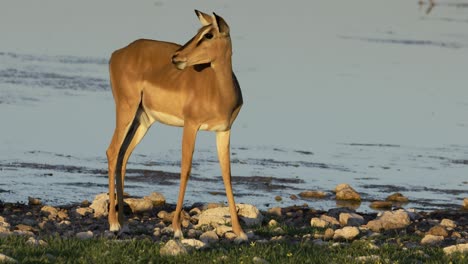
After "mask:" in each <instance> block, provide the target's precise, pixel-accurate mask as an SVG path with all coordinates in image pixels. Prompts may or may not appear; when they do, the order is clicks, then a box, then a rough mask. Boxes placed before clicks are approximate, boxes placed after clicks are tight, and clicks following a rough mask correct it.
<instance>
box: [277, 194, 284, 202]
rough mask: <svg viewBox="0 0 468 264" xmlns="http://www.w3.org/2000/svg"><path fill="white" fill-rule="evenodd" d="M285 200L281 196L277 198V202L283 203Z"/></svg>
mask: <svg viewBox="0 0 468 264" xmlns="http://www.w3.org/2000/svg"><path fill="white" fill-rule="evenodd" d="M282 200H283V198H282V197H281V196H279V195H277V196H275V201H277V202H281V201H282Z"/></svg>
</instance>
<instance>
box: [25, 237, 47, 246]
mask: <svg viewBox="0 0 468 264" xmlns="http://www.w3.org/2000/svg"><path fill="white" fill-rule="evenodd" d="M26 244H28V245H31V246H42V247H45V246H47V242H45V241H44V240H39V239H35V238H34V237H30V238H29V239H28V241H26Z"/></svg>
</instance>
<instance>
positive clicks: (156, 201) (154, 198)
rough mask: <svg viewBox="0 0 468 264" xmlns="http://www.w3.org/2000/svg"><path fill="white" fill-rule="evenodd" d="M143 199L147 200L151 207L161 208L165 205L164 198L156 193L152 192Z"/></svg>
mask: <svg viewBox="0 0 468 264" xmlns="http://www.w3.org/2000/svg"><path fill="white" fill-rule="evenodd" d="M143 198H145V199H149V200H150V201H151V202H152V203H153V206H162V205H165V204H166V197H164V195H162V194H161V193H158V192H152V193H150V195H148V196H145V197H143Z"/></svg>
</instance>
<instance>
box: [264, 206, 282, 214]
mask: <svg viewBox="0 0 468 264" xmlns="http://www.w3.org/2000/svg"><path fill="white" fill-rule="evenodd" d="M267 212H268V214H269V215H276V216H281V215H282V209H281V207H273V208H270V209H268V211H267Z"/></svg>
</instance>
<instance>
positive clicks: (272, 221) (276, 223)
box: [268, 219, 278, 227]
mask: <svg viewBox="0 0 468 264" xmlns="http://www.w3.org/2000/svg"><path fill="white" fill-rule="evenodd" d="M268 226H269V227H275V226H278V221H276V220H275V219H271V220H270V222H268Z"/></svg>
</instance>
